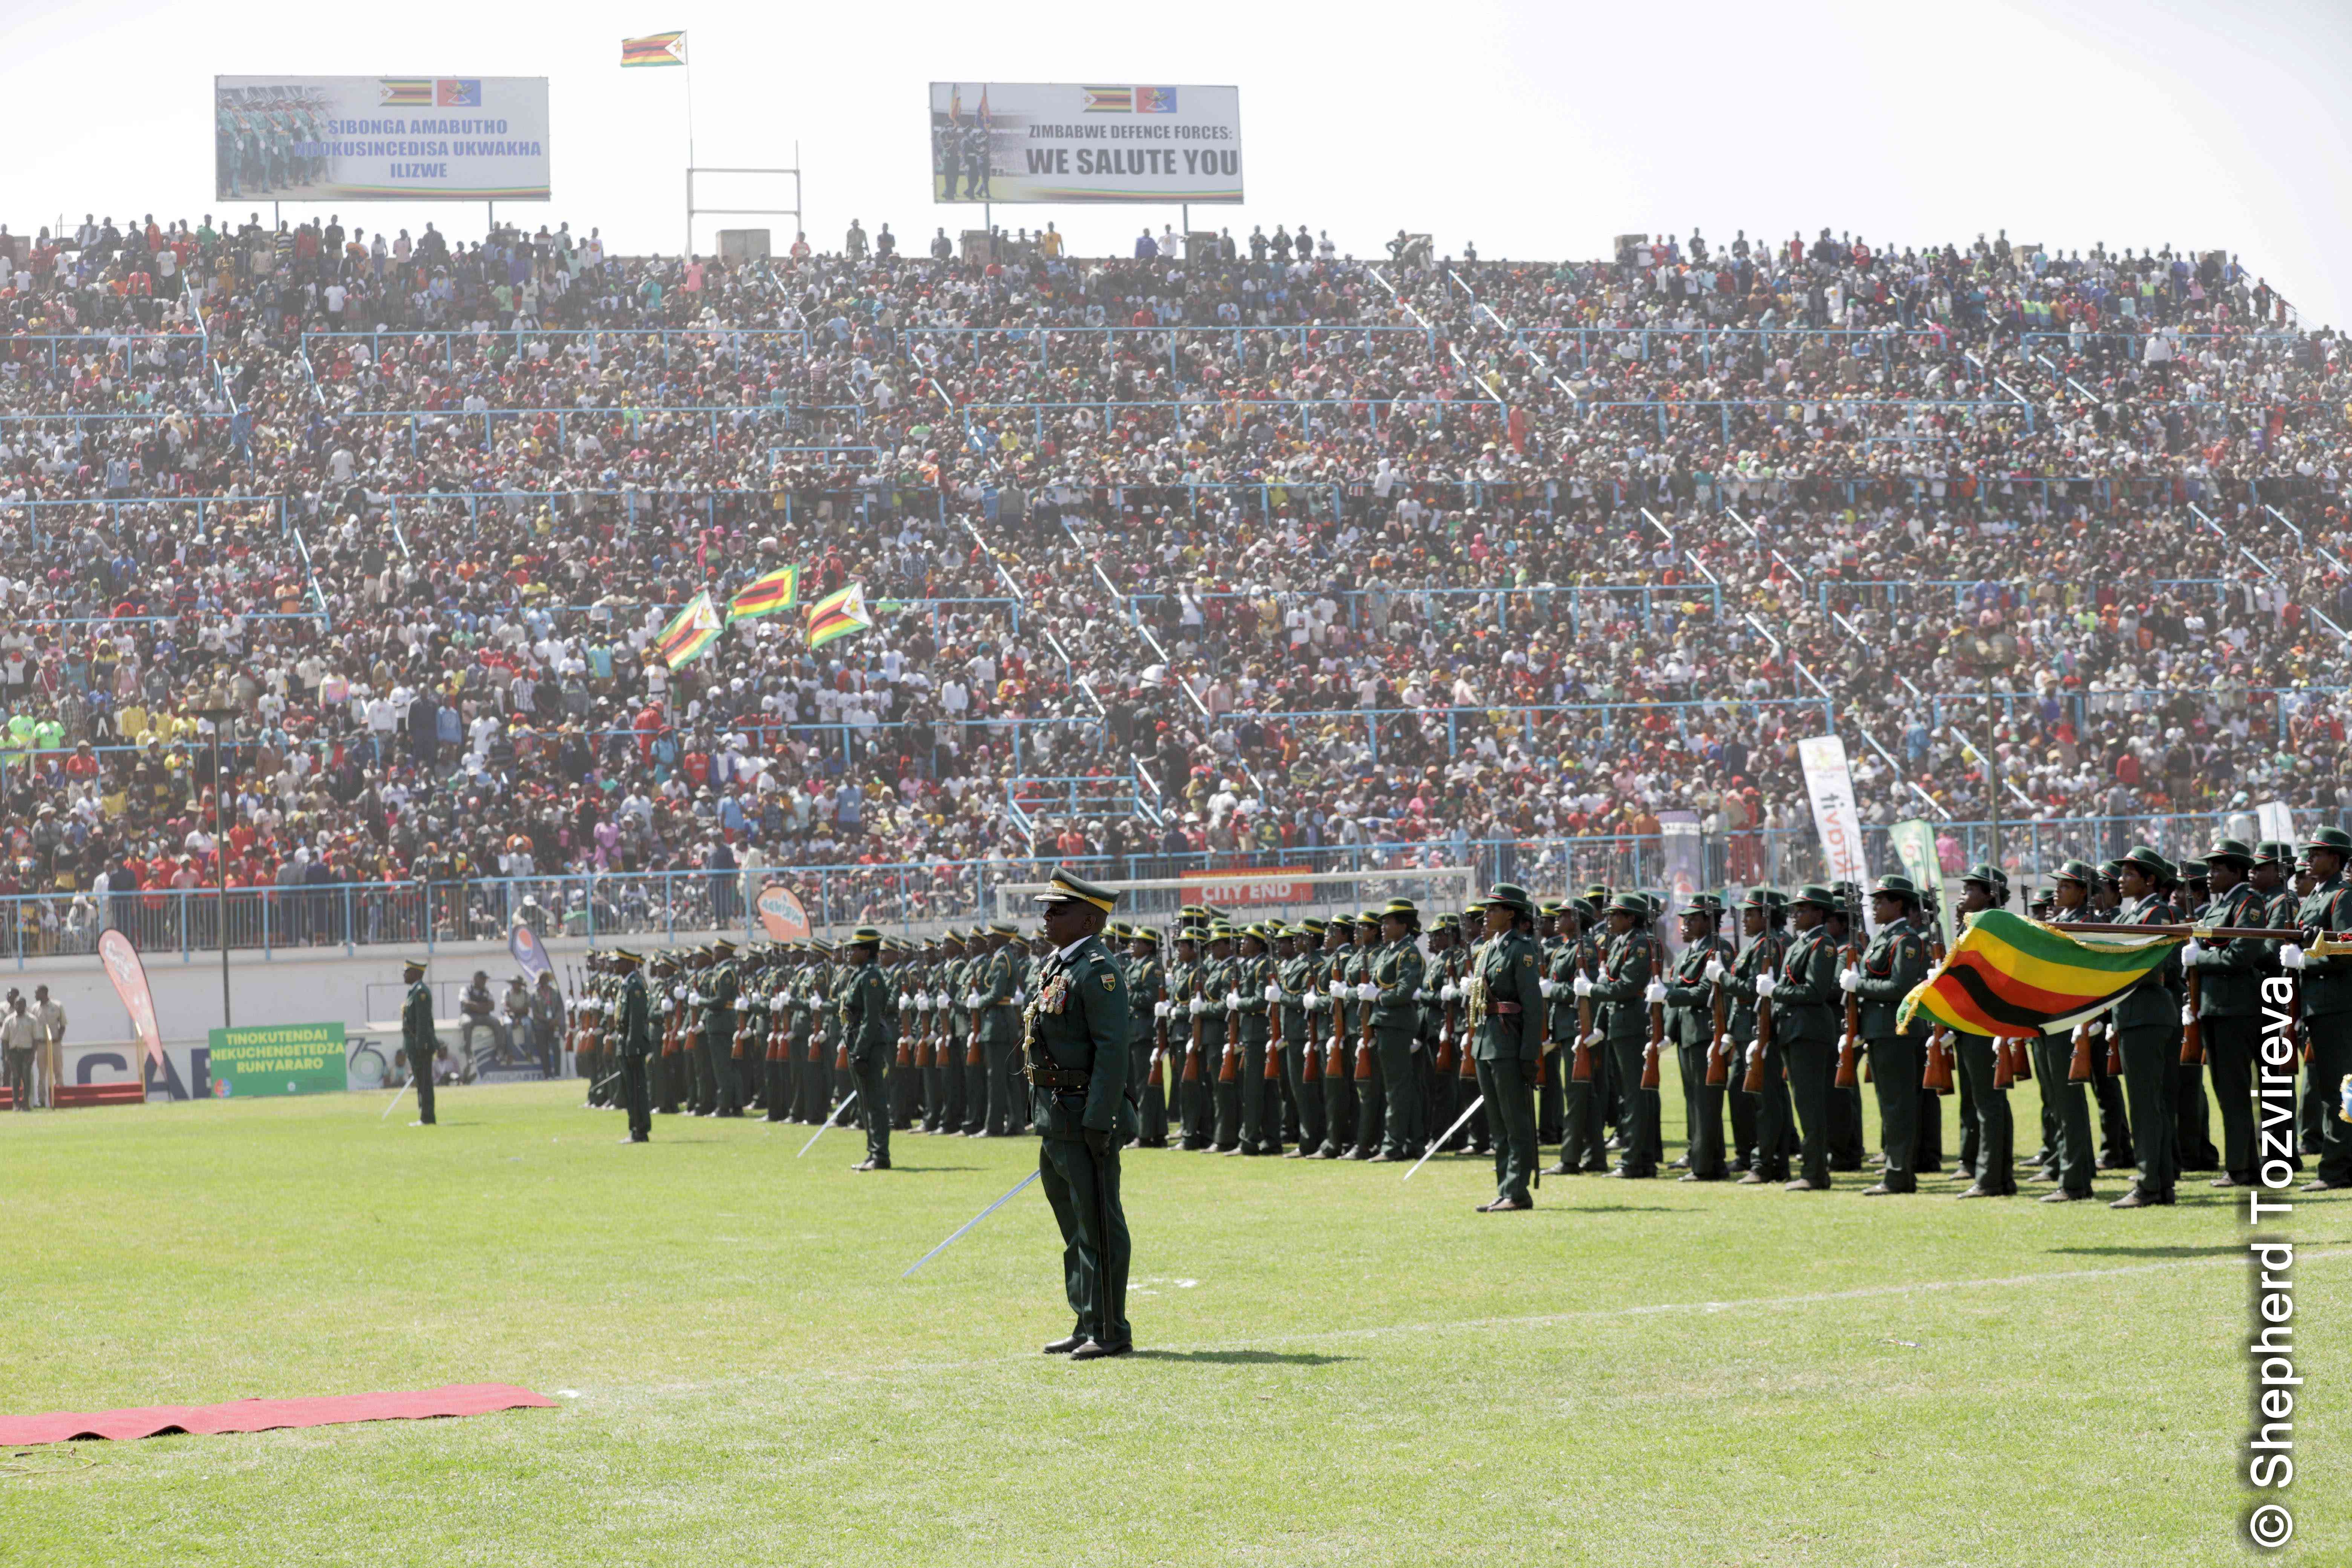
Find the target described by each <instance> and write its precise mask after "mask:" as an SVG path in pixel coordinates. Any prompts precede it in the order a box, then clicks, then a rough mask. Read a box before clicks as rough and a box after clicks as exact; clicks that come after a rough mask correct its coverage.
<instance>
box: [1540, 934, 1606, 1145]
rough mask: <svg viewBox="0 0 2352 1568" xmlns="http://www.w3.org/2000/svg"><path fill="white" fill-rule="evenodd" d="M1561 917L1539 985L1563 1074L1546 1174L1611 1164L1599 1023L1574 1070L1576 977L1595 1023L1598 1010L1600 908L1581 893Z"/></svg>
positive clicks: (1555, 1065) (1555, 1072)
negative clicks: (1552, 1161) (1553, 1157)
mask: <svg viewBox="0 0 2352 1568" xmlns="http://www.w3.org/2000/svg"><path fill="white" fill-rule="evenodd" d="M1559 923H1560V928H1561V929H1560V940H1559V942H1558V943H1557V944H1555V945H1554V946H1553V947H1551V948H1550V949H1549V950H1548V951H1547V952H1545V953H1544V955H1543V960H1542V967H1543V980H1542V984H1541V991H1542V994H1543V996H1544V998H1545V1002H1544V1005H1545V1007H1546V1009H1547V1011H1548V1012H1549V1034H1550V1036H1551V1039H1552V1044H1553V1048H1554V1055H1553V1058H1552V1061H1551V1063H1550V1064H1549V1065H1550V1067H1551V1068H1552V1076H1554V1077H1556V1078H1558V1079H1559V1080H1560V1129H1559V1132H1560V1137H1559V1163H1558V1164H1556V1165H1554V1166H1552V1167H1551V1168H1550V1169H1549V1171H1547V1172H1546V1173H1545V1174H1547V1175H1554V1176H1573V1175H1577V1174H1579V1173H1587V1172H1589V1173H1593V1174H1596V1175H1597V1174H1600V1173H1602V1172H1605V1171H1607V1170H1608V1169H1609V1133H1608V1121H1609V1115H1608V1109H1607V1107H1605V1106H1604V1105H1603V1104H1602V1103H1601V1090H1602V1088H1603V1086H1604V1085H1605V1084H1606V1083H1607V1082H1608V1079H1607V1077H1606V1076H1605V1075H1604V1074H1603V1073H1602V1071H1601V1063H1600V1058H1601V1057H1602V1056H1604V1055H1605V1054H1606V1050H1607V1047H1606V1046H1605V1044H1604V1042H1603V1040H1602V1038H1601V1032H1600V1030H1599V1029H1598V1028H1597V1027H1596V1028H1595V1029H1594V1030H1593V1031H1592V1037H1591V1039H1589V1040H1586V1041H1584V1042H1583V1047H1584V1049H1583V1052H1582V1056H1583V1058H1584V1076H1583V1077H1582V1078H1581V1079H1580V1078H1578V1077H1577V1076H1576V1062H1577V1057H1578V1054H1579V1053H1578V1051H1577V1048H1576V1047H1577V1045H1578V1040H1577V1035H1578V1033H1579V1032H1580V1026H1581V1023H1582V1019H1581V1016H1580V1008H1579V1007H1578V1005H1577V1003H1578V996H1579V994H1578V992H1577V989H1576V983H1577V982H1578V981H1579V980H1582V981H1584V982H1585V990H1586V995H1587V998H1588V999H1587V1002H1586V1005H1587V1006H1591V1007H1594V1009H1595V1010H1594V1013H1593V1019H1594V1022H1595V1024H1596V1025H1597V1024H1598V1023H1599V1021H1600V1015H1599V1012H1598V1009H1597V1006H1595V1005H1594V1004H1592V1003H1591V1001H1590V1000H1589V995H1590V992H1591V981H1592V977H1593V976H1594V975H1595V974H1597V973H1599V972H1600V968H1601V939H1600V936H1599V934H1598V933H1599V927H1600V923H1601V911H1600V910H1598V909H1597V908H1595V907H1593V906H1592V905H1591V904H1588V903H1586V902H1585V901H1584V900H1582V899H1576V900H1570V902H1569V903H1568V904H1567V905H1566V906H1565V912H1564V913H1563V914H1562V915H1561V917H1560V921H1559Z"/></svg>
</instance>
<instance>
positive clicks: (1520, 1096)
mask: <svg viewBox="0 0 2352 1568" xmlns="http://www.w3.org/2000/svg"><path fill="white" fill-rule="evenodd" d="M1478 1092H1479V1093H1481V1094H1483V1095H1485V1096H1486V1110H1487V1112H1488V1114H1489V1115H1490V1116H1491V1117H1492V1118H1493V1121H1494V1131H1495V1196H1496V1199H1497V1200H1499V1201H1502V1202H1507V1203H1516V1204H1528V1205H1532V1204H1533V1203H1534V1202H1535V1194H1534V1191H1533V1189H1532V1186H1531V1184H1532V1183H1533V1182H1534V1180H1535V1173H1536V1091H1535V1089H1534V1087H1533V1086H1532V1085H1530V1084H1529V1083H1528V1080H1527V1075H1526V1074H1525V1073H1524V1072H1523V1071H1521V1069H1520V1066H1519V1064H1518V1062H1517V1061H1516V1060H1512V1061H1495V1062H1490V1061H1482V1062H1480V1063H1479V1064H1478Z"/></svg>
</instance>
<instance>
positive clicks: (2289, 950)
mask: <svg viewBox="0 0 2352 1568" xmlns="http://www.w3.org/2000/svg"><path fill="white" fill-rule="evenodd" d="M2279 963H2282V964H2284V966H2285V967H2287V968H2289V969H2301V968H2302V967H2303V949H2301V948H2299V947H2297V946H2295V944H2294V943H2293V942H2288V943H2287V944H2286V945H2285V946H2284V947H2282V948H2280V949H2279Z"/></svg>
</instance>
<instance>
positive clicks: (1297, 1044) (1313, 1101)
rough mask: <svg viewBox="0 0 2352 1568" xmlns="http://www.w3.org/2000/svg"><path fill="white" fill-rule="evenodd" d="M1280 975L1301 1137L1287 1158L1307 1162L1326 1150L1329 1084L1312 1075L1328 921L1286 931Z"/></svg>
mask: <svg viewBox="0 0 2352 1568" xmlns="http://www.w3.org/2000/svg"><path fill="white" fill-rule="evenodd" d="M1281 945H1282V947H1283V948H1284V949H1285V950H1286V951H1284V952H1283V953H1282V962H1281V964H1280V967H1279V969H1278V971H1277V977H1278V983H1279V984H1280V985H1281V987H1282V1001H1281V1004H1280V1005H1279V1009H1278V1010H1279V1012H1280V1015H1281V1023H1282V1077H1283V1082H1284V1083H1285V1084H1286V1085H1287V1086H1288V1087H1289V1089H1290V1097H1291V1100H1293V1102H1294V1103H1296V1104H1297V1108H1298V1139H1297V1143H1296V1144H1295V1145H1294V1146H1293V1148H1292V1149H1291V1151H1290V1152H1289V1154H1288V1155H1287V1156H1286V1158H1289V1159H1293V1160H1304V1159H1306V1158H1307V1157H1308V1156H1309V1155H1311V1154H1313V1153H1315V1152H1316V1151H1318V1150H1319V1149H1320V1148H1322V1147H1323V1140H1324V1128H1323V1084H1322V1079H1321V1077H1320V1074H1319V1073H1318V1075H1317V1076H1315V1077H1311V1078H1310V1077H1309V1076H1308V1075H1307V1058H1308V1057H1309V1056H1310V1055H1311V1054H1312V1053H1313V1051H1314V1050H1315V1042H1314V1037H1313V1024H1314V1021H1315V1020H1316V1019H1317V1018H1318V1017H1320V1016H1322V1009H1321V998H1320V996H1319V994H1318V991H1317V988H1316V987H1317V980H1316V976H1317V973H1318V970H1319V968H1320V966H1321V961H1322V953H1323V922H1322V921H1318V920H1307V921H1300V922H1299V923H1298V924H1297V925H1294V926H1291V927H1290V928H1289V929H1288V930H1287V931H1286V933H1285V939H1284V941H1283V942H1282V944H1281Z"/></svg>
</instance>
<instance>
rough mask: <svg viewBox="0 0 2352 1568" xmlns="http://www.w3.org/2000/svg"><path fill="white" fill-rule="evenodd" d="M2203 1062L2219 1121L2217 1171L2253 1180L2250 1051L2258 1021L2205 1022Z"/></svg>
mask: <svg viewBox="0 0 2352 1568" xmlns="http://www.w3.org/2000/svg"><path fill="white" fill-rule="evenodd" d="M2201 1022H2202V1023H2203V1025H2204V1028H2205V1059H2206V1061H2207V1063H2208V1064H2209V1065H2210V1066H2211V1068H2212V1069H2213V1099H2214V1100H2215V1101H2216V1102H2217V1104H2218V1106H2219V1109H2220V1110H2221V1169H2222V1170H2223V1171H2224V1172H2226V1173H2229V1175H2230V1176H2231V1178H2232V1179H2234V1180H2236V1181H2241V1182H2251V1181H2252V1180H2253V1179H2254V1165H2255V1160H2254V1100H2253V1094H2254V1050H2255V1047H2257V1046H2259V1045H2260V1044H2261V1043H2262V1037H2263V1022H2262V1020H2261V1019H2260V1018H2252V1017H2249V1018H2206V1019H2203V1020H2201Z"/></svg>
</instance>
